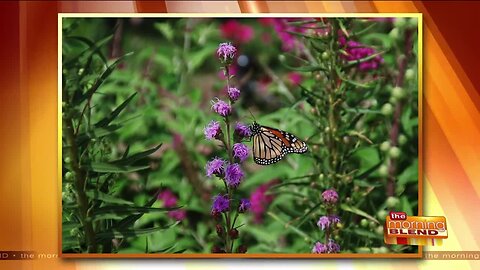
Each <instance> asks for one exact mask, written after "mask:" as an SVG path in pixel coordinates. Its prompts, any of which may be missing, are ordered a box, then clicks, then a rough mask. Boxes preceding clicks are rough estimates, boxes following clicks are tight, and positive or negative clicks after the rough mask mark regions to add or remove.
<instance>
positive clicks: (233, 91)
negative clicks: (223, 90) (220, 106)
mask: <svg viewBox="0 0 480 270" xmlns="http://www.w3.org/2000/svg"><path fill="white" fill-rule="evenodd" d="M227 92H228V96H229V97H230V100H231V101H232V102H235V101H237V100H238V98H239V97H240V90H238V89H237V88H235V87H230V88H228V90H227Z"/></svg>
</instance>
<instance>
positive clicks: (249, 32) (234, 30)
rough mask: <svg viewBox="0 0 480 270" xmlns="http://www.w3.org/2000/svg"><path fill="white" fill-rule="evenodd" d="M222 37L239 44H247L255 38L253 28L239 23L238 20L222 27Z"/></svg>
mask: <svg viewBox="0 0 480 270" xmlns="http://www.w3.org/2000/svg"><path fill="white" fill-rule="evenodd" d="M220 31H221V32H222V36H223V37H224V38H226V39H230V40H234V41H236V42H238V43H247V42H249V41H250V40H252V38H253V28H252V27H250V26H248V25H244V24H241V23H239V22H238V21H237V20H228V21H226V22H224V23H223V24H222V25H220Z"/></svg>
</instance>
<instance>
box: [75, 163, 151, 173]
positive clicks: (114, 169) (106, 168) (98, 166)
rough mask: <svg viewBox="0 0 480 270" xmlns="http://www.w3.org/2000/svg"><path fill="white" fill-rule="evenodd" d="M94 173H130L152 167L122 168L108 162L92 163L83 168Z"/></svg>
mask: <svg viewBox="0 0 480 270" xmlns="http://www.w3.org/2000/svg"><path fill="white" fill-rule="evenodd" d="M82 167H84V168H87V169H88V170H90V171H92V172H98V173H129V172H137V171H141V170H146V169H148V168H150V165H145V166H121V165H118V164H112V163H106V162H92V163H90V164H87V165H84V166H82Z"/></svg>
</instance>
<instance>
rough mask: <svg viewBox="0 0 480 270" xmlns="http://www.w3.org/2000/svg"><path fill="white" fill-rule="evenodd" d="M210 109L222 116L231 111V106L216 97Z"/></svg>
mask: <svg viewBox="0 0 480 270" xmlns="http://www.w3.org/2000/svg"><path fill="white" fill-rule="evenodd" d="M212 109H213V111H214V112H216V113H218V114H219V115H220V116H223V117H226V116H229V115H230V114H231V113H232V106H230V105H229V104H228V103H226V102H225V101H223V100H220V99H218V98H217V101H216V102H214V103H213V105H212Z"/></svg>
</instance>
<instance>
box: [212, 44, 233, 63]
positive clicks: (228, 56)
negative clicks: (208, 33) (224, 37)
mask: <svg viewBox="0 0 480 270" xmlns="http://www.w3.org/2000/svg"><path fill="white" fill-rule="evenodd" d="M236 52H237V48H235V46H233V45H232V44H231V43H230V42H228V43H227V42H225V43H220V45H218V49H217V56H218V58H219V59H220V60H221V61H222V62H229V61H232V60H233V58H234V57H235V53H236Z"/></svg>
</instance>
